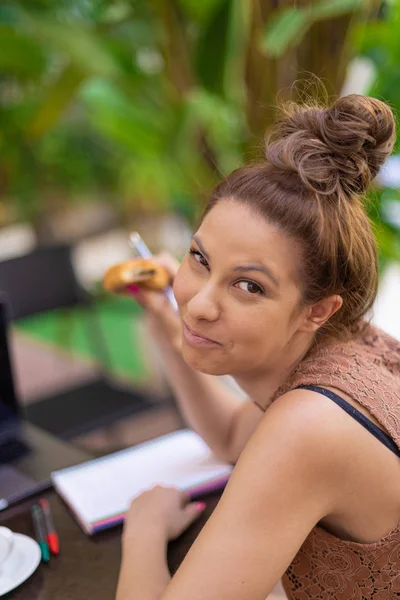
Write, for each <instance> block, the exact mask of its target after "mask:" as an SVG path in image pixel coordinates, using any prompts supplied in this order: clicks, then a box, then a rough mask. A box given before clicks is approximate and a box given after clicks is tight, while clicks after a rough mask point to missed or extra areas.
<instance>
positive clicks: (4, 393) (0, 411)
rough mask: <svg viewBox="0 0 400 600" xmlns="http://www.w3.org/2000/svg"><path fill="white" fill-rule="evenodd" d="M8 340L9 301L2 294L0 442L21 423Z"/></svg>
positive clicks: (7, 438) (0, 306)
mask: <svg viewBox="0 0 400 600" xmlns="http://www.w3.org/2000/svg"><path fill="white" fill-rule="evenodd" d="M19 420H20V419H19V409H18V401H17V397H16V394H15V388H14V379H13V373H12V368H11V358H10V348H9V342H8V303H7V300H6V297H5V296H3V295H1V296H0V444H2V443H3V442H5V441H8V440H9V439H10V438H11V437H13V436H14V435H15V433H16V430H17V425H18V423H19Z"/></svg>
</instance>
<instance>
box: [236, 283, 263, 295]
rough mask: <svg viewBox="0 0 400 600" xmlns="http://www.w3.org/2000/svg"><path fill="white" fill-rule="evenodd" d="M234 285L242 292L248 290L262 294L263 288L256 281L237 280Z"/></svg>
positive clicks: (250, 292) (251, 292)
mask: <svg viewBox="0 0 400 600" xmlns="http://www.w3.org/2000/svg"><path fill="white" fill-rule="evenodd" d="M236 285H237V286H238V287H239V289H241V290H242V291H243V292H248V293H249V294H263V293H264V291H263V289H262V288H261V287H260V286H259V285H258V284H257V283H254V281H246V280H243V281H238V282H237V284H236Z"/></svg>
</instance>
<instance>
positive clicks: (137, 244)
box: [129, 231, 178, 311]
mask: <svg viewBox="0 0 400 600" xmlns="http://www.w3.org/2000/svg"><path fill="white" fill-rule="evenodd" d="M129 245H130V247H131V248H132V249H133V250H135V251H136V252H137V253H138V254H139V256H141V257H142V258H151V256H152V254H151V252H150V250H149V249H148V247H147V246H146V244H145V243H144V241H143V240H142V238H141V237H140V235H139V234H138V232H137V231H133V232H132V233H131V234H130V235H129ZM164 294H165V295H166V296H167V298H168V300H169V301H170V303H171V304H172V306H173V307H174V309H175V310H176V311H177V310H178V305H177V303H176V300H175V296H174V292H173V291H172V287H171V286H168V287H166V288H165V290H164Z"/></svg>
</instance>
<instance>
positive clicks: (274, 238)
mask: <svg viewBox="0 0 400 600" xmlns="http://www.w3.org/2000/svg"><path fill="white" fill-rule="evenodd" d="M297 260H298V248H297V246H296V244H295V243H294V242H293V241H291V240H290V239H288V238H287V237H286V236H284V235H283V234H281V233H280V232H279V231H278V230H277V229H276V228H275V227H274V226H273V225H270V224H269V223H268V222H267V221H266V220H265V219H264V218H263V217H262V216H261V215H259V214H257V213H256V212H255V211H253V210H252V209H251V208H249V207H248V206H246V205H244V204H240V203H238V202H235V201H232V200H229V199H227V200H220V201H219V202H218V204H217V205H216V206H214V208H213V209H212V210H211V211H210V212H209V213H208V214H207V216H206V217H205V218H204V220H203V222H202V224H201V226H200V228H199V229H198V231H197V232H196V233H195V235H194V236H193V239H192V243H191V247H190V250H189V252H188V254H187V255H186V257H185V259H184V260H183V262H182V265H181V267H180V269H179V272H178V274H177V276H176V278H175V282H174V292H175V296H176V300H177V302H178V306H179V312H180V316H181V319H182V321H183V357H184V359H185V361H186V362H187V363H188V364H189V365H191V366H192V367H193V368H195V369H197V370H199V371H202V372H204V373H210V374H213V375H223V374H227V373H229V374H232V375H235V374H237V375H239V374H240V373H245V372H250V371H252V372H253V371H255V372H257V371H258V370H260V369H261V370H264V369H265V368H273V367H274V364H279V360H280V358H282V357H283V356H284V353H285V351H286V350H287V348H288V345H289V344H290V341H291V339H292V337H293V335H294V333H295V332H296V330H297V328H298V326H299V323H300V322H301V310H300V309H299V305H300V290H299V288H298V287H297V285H296V283H295V271H296V264H297Z"/></svg>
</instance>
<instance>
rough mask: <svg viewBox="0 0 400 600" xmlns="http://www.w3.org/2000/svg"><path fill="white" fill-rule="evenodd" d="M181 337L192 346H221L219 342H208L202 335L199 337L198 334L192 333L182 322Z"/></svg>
mask: <svg viewBox="0 0 400 600" xmlns="http://www.w3.org/2000/svg"><path fill="white" fill-rule="evenodd" d="M183 335H184V338H185V340H186V341H187V342H188V343H189V344H191V345H192V346H221V344H220V343H219V342H216V341H214V340H210V339H209V338H206V337H203V336H202V335H199V334H198V333H196V332H195V331H193V329H191V328H190V327H189V326H188V325H186V323H185V322H184V321H183Z"/></svg>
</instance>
